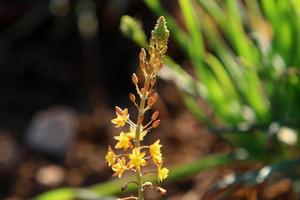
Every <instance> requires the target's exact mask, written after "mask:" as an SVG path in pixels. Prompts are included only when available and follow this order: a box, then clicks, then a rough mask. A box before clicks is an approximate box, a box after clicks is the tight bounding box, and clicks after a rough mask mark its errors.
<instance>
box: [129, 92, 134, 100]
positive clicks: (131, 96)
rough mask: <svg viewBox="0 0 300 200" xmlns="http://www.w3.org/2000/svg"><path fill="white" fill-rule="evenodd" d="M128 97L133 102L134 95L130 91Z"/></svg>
mask: <svg viewBox="0 0 300 200" xmlns="http://www.w3.org/2000/svg"><path fill="white" fill-rule="evenodd" d="M129 99H130V100H131V101H133V102H135V96H134V94H132V93H129Z"/></svg>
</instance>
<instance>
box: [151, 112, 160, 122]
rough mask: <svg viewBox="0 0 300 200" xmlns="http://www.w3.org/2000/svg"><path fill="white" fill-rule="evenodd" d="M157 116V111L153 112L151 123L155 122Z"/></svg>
mask: <svg viewBox="0 0 300 200" xmlns="http://www.w3.org/2000/svg"><path fill="white" fill-rule="evenodd" d="M158 115H159V112H158V111H155V112H154V113H153V114H152V116H151V120H152V121H155V120H156V119H157V117H158Z"/></svg>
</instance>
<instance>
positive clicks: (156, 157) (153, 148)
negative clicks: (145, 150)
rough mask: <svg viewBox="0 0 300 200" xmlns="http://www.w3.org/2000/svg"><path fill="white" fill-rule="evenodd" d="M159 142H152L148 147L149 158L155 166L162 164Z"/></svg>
mask: <svg viewBox="0 0 300 200" xmlns="http://www.w3.org/2000/svg"><path fill="white" fill-rule="evenodd" d="M159 142H160V140H157V141H156V142H154V143H153V144H152V145H150V147H149V149H150V156H151V158H152V160H153V162H154V163H155V164H156V165H157V166H158V165H161V163H162V154H161V151H160V148H161V147H162V145H160V144H159Z"/></svg>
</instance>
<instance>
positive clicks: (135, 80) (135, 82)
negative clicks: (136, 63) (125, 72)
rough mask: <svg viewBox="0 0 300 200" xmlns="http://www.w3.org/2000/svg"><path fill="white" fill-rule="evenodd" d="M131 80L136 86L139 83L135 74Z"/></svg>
mask: <svg viewBox="0 0 300 200" xmlns="http://www.w3.org/2000/svg"><path fill="white" fill-rule="evenodd" d="M131 79H132V82H133V83H134V84H137V83H138V82H139V79H138V77H137V75H136V74H135V73H133V74H132V76H131Z"/></svg>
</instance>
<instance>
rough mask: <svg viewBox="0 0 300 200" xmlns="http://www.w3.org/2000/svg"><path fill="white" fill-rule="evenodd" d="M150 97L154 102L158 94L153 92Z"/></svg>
mask: <svg viewBox="0 0 300 200" xmlns="http://www.w3.org/2000/svg"><path fill="white" fill-rule="evenodd" d="M152 98H153V100H154V103H155V102H156V101H157V99H158V94H157V93H156V92H155V93H154V94H153V95H152Z"/></svg>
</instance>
